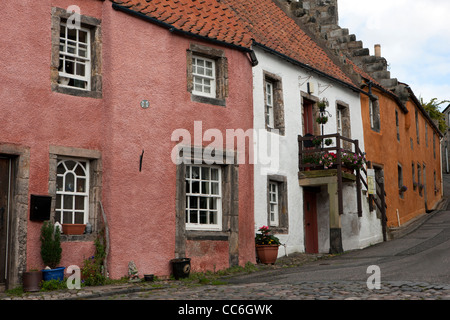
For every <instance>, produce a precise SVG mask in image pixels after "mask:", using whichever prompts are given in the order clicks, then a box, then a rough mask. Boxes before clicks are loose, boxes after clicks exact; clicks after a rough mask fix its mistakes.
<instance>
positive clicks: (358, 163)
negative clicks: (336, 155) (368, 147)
mask: <svg viewBox="0 0 450 320" xmlns="http://www.w3.org/2000/svg"><path fill="white" fill-rule="evenodd" d="M341 161H342V165H343V167H345V168H348V169H350V170H351V171H352V172H353V170H355V169H356V170H358V169H361V168H362V167H363V166H364V164H365V163H366V158H365V157H364V155H358V154H356V153H352V152H346V151H344V150H342V153H341Z"/></svg>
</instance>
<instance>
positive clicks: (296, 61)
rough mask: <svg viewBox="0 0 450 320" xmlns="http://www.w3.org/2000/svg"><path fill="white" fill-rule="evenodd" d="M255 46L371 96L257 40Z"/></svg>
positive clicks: (254, 42)
mask: <svg viewBox="0 0 450 320" xmlns="http://www.w3.org/2000/svg"><path fill="white" fill-rule="evenodd" d="M253 46H257V47H260V48H261V49H263V50H265V51H267V52H269V53H272V54H274V55H276V56H278V57H280V58H282V59H284V60H286V61H288V62H290V63H292V64H294V65H297V66H299V67H302V68H304V69H306V70H308V71H311V72H314V73H316V74H318V75H320V76H322V77H324V78H327V79H329V80H331V81H334V82H337V83H339V84H341V85H343V86H345V87H347V88H350V89H351V90H353V91H355V92H358V93H362V94H365V95H369V93H367V92H365V91H364V90H362V89H360V88H358V87H356V86H355V85H353V84H351V83H349V82H345V81H343V80H340V79H337V78H335V77H333V76H331V75H329V74H327V73H325V72H323V71H320V70H318V69H316V68H314V67H311V66H310V65H308V64H305V63H303V62H300V61H298V60H296V59H293V58H291V57H289V56H287V55H285V54H283V53H281V52H279V51H277V50H275V49H272V48H270V47H268V46H266V45H264V44H262V43H259V42H257V41H255V40H253Z"/></svg>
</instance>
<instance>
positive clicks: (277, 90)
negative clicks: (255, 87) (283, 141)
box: [263, 70, 285, 136]
mask: <svg viewBox="0 0 450 320" xmlns="http://www.w3.org/2000/svg"><path fill="white" fill-rule="evenodd" d="M263 80H264V81H263V82H264V86H263V90H264V93H263V94H264V119H265V128H266V130H268V131H273V132H276V130H278V133H279V134H280V135H282V136H284V133H285V124H284V103H283V83H282V81H281V77H280V76H278V75H276V74H274V73H270V72H268V71H265V70H264V71H263ZM266 81H269V82H270V83H272V85H273V97H272V103H273V116H274V128H273V129H272V128H270V127H269V126H268V123H267V110H266V107H265V106H266V85H265V84H266Z"/></svg>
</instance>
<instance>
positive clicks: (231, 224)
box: [175, 146, 239, 265]
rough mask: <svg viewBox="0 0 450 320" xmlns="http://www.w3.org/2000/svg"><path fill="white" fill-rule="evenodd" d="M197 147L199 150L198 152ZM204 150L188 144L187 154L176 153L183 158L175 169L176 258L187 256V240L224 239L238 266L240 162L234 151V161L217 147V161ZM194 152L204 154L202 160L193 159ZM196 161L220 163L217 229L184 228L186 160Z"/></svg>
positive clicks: (233, 260)
mask: <svg viewBox="0 0 450 320" xmlns="http://www.w3.org/2000/svg"><path fill="white" fill-rule="evenodd" d="M180 148H183V147H180ZM183 150H186V149H183ZM196 150H197V151H196ZM199 150H200V152H198V151H199ZM204 150H205V149H204V148H202V147H194V146H191V153H190V154H182V151H180V153H179V156H180V158H181V159H182V161H181V163H180V164H178V165H177V168H176V185H177V187H176V197H175V201H176V232H175V257H177V258H179V257H185V256H186V240H194V241H202V240H211V241H227V242H228V243H229V256H230V257H229V259H230V265H237V264H238V262H239V246H238V240H239V165H238V164H237V153H236V152H234V151H233V158H234V161H232V162H230V159H229V156H230V153H231V152H230V151H227V152H225V151H222V150H220V151H219V152H221V154H222V156H223V157H222V158H221V160H220V161H217V156H215V155H213V158H212V159H207V155H206V153H204ZM216 151H217V149H216ZM197 154H200V155H203V159H196V155H197ZM205 157H206V158H205ZM208 160H216V162H215V163H207V162H210V161H208ZM196 162H201V163H202V164H212V165H216V166H217V165H219V166H220V167H221V169H222V172H221V174H222V230H220V231H206V230H205V231H202V230H186V222H185V214H186V213H185V210H186V209H185V208H186V196H185V195H186V186H185V173H186V163H187V164H189V163H192V164H196ZM218 162H220V163H218Z"/></svg>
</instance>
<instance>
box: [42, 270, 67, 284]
mask: <svg viewBox="0 0 450 320" xmlns="http://www.w3.org/2000/svg"><path fill="white" fill-rule="evenodd" d="M64 269H65V267H57V268H55V269H43V270H41V271H42V278H43V280H44V281H49V280H58V281H63V280H64Z"/></svg>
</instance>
